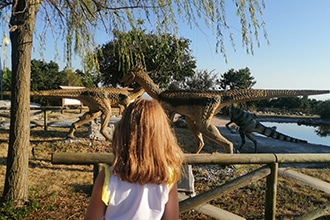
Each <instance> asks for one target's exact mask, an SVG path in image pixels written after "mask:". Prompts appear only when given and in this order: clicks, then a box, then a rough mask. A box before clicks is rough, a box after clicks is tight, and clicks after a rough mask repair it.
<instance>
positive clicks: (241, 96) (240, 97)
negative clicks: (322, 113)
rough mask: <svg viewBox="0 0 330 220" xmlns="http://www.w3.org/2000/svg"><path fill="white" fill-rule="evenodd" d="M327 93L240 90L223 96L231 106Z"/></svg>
mask: <svg viewBox="0 0 330 220" xmlns="http://www.w3.org/2000/svg"><path fill="white" fill-rule="evenodd" d="M327 93H330V90H278V89H274V90H271V89H238V90H227V91H224V92H223V95H222V96H223V97H222V102H223V104H224V105H229V104H232V103H236V102H244V101H252V100H261V99H270V98H282V97H294V96H309V95H320V94H327Z"/></svg>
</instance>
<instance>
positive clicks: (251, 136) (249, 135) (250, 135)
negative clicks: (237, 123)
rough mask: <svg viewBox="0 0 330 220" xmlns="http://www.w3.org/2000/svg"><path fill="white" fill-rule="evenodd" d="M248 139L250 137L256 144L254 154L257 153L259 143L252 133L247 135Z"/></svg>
mask: <svg viewBox="0 0 330 220" xmlns="http://www.w3.org/2000/svg"><path fill="white" fill-rule="evenodd" d="M246 137H248V138H249V139H250V140H251V141H252V142H253V143H254V153H257V141H256V139H254V137H253V135H252V134H251V133H246Z"/></svg>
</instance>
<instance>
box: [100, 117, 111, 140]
mask: <svg viewBox="0 0 330 220" xmlns="http://www.w3.org/2000/svg"><path fill="white" fill-rule="evenodd" d="M110 118H111V112H107V113H105V112H103V113H102V115H101V129H100V132H101V134H102V135H103V136H104V137H105V139H106V140H108V141H112V138H111V137H110V135H109V133H108V131H107V127H108V125H109V121H110Z"/></svg>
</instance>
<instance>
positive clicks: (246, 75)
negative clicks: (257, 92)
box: [219, 67, 256, 89]
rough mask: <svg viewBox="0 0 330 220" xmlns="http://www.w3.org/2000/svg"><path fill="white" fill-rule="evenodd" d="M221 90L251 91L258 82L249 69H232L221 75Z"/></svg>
mask: <svg viewBox="0 0 330 220" xmlns="http://www.w3.org/2000/svg"><path fill="white" fill-rule="evenodd" d="M219 83H220V89H251V88H252V87H253V86H254V85H255V84H256V81H255V80H254V77H253V76H251V72H250V69H249V68H248V67H246V68H244V69H239V70H234V69H230V70H228V71H227V72H225V73H224V74H222V75H221V79H220V82H219Z"/></svg>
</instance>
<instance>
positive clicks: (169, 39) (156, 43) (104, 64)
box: [97, 29, 196, 89]
mask: <svg viewBox="0 0 330 220" xmlns="http://www.w3.org/2000/svg"><path fill="white" fill-rule="evenodd" d="M114 36H115V39H114V40H113V41H111V42H109V43H107V44H104V45H103V46H102V47H100V48H99V49H98V50H97V58H98V64H99V68H100V72H101V76H102V77H101V79H102V83H103V84H104V85H112V86H114V87H116V86H117V85H118V84H120V82H119V80H120V79H121V78H122V77H123V75H124V73H125V71H126V70H127V69H128V67H129V66H130V64H129V63H127V62H123V58H122V57H121V56H120V51H119V49H118V47H117V46H116V45H118V44H119V43H120V42H122V41H125V42H127V44H126V47H128V48H130V50H131V51H132V55H131V57H130V58H129V59H131V60H132V62H133V63H143V64H144V66H145V67H146V69H147V70H148V72H149V74H150V77H151V78H152V79H153V80H154V81H155V83H157V84H159V86H160V87H161V88H166V89H167V88H168V85H169V83H170V82H173V81H178V82H180V81H183V80H184V79H185V77H190V76H192V75H193V74H194V69H195V68H196V61H195V60H194V59H193V57H192V55H191V50H190V49H189V45H190V40H188V39H185V38H176V37H175V36H172V35H169V34H162V35H156V34H152V33H149V34H145V32H144V31H142V30H137V29H135V30H133V31H130V32H128V33H123V32H119V31H115V34H114ZM136 42H140V43H139V44H137V43H136ZM124 59H128V58H124Z"/></svg>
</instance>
